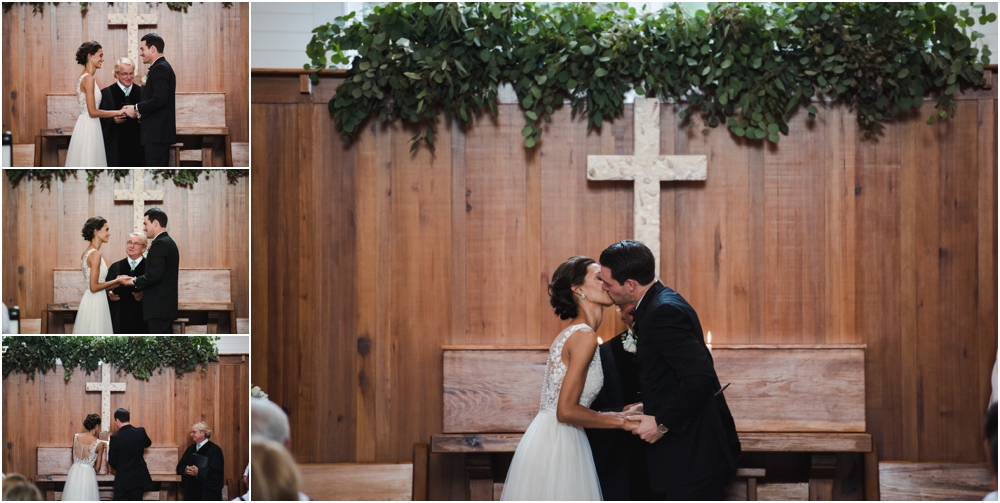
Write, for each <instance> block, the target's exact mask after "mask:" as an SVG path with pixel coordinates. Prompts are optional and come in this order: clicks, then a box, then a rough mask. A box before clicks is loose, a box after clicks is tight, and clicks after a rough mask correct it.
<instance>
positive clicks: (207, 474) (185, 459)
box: [177, 440, 225, 501]
mask: <svg viewBox="0 0 1000 503" xmlns="http://www.w3.org/2000/svg"><path fill="white" fill-rule="evenodd" d="M195 447H197V445H191V446H189V447H188V448H187V450H186V451H184V455H183V456H181V460H180V461H179V462H178V463H177V475H180V476H181V487H183V488H184V499H185V500H187V501H219V500H221V499H222V483H223V481H224V478H225V459H224V458H223V455H222V448H220V447H219V446H218V445H216V444H214V443H213V442H212V441H211V440H209V441H208V442H205V445H203V446H202V447H201V449H200V450H199V451H198V454H200V455H202V456H205V457H207V458H208V467H206V468H205V469H204V470H202V469H199V470H198V476H197V477H192V476H190V475H185V474H184V469H185V468H187V466H188V465H194V464H195V463H194V461H192V459H191V455H192V454H194V453H195V451H194V449H195Z"/></svg>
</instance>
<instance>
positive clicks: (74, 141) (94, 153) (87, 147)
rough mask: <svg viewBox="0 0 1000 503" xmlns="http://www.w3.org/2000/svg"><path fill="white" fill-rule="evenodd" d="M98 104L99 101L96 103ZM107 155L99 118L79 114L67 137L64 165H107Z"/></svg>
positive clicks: (83, 166) (81, 166)
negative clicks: (70, 133) (71, 133)
mask: <svg viewBox="0 0 1000 503" xmlns="http://www.w3.org/2000/svg"><path fill="white" fill-rule="evenodd" d="M98 104H100V103H98ZM107 165H108V156H107V155H106V154H105V152H104V132H103V130H102V129H101V119H98V118H96V117H90V116H89V115H87V114H80V116H79V117H77V119H76V126H75V127H73V135H72V136H70V138H69V149H68V150H66V167H76V168H91V167H97V166H102V167H107Z"/></svg>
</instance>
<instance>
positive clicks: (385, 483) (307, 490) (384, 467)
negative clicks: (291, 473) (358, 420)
mask: <svg viewBox="0 0 1000 503" xmlns="http://www.w3.org/2000/svg"><path fill="white" fill-rule="evenodd" d="M428 449H429V447H428V445H427V444H415V445H414V446H413V462H412V463H308V464H299V465H298V467H299V472H300V473H301V475H302V487H301V488H300V490H301V491H302V492H303V493H304V494H305V495H306V496H309V498H310V499H312V500H313V501H324V500H325V501H409V500H412V501H426V500H427V464H428V456H429V453H428Z"/></svg>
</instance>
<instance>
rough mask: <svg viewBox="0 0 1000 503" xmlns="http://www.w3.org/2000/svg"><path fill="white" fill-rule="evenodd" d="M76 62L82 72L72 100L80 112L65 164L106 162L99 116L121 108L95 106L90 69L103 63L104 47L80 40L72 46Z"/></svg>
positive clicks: (97, 92)
mask: <svg viewBox="0 0 1000 503" xmlns="http://www.w3.org/2000/svg"><path fill="white" fill-rule="evenodd" d="M76 62H77V63H79V64H81V65H83V67H84V69H83V74H82V75H80V78H79V79H78V80H77V81H76V101H77V105H78V106H79V111H80V116H79V117H77V119H76V126H74V127H73V136H71V137H70V139H69V150H67V151H66V166H74V167H87V168H89V167H95V166H107V165H108V158H107V156H106V155H105V153H104V133H103V132H102V130H101V119H110V118H113V117H118V116H123V115H124V112H123V111H121V110H118V111H113V110H99V109H98V107H100V106H101V90H100V88H99V87H97V81H96V80H95V79H94V73H95V72H96V71H97V70H98V69H100V68H101V65H103V64H104V49H101V44H98V43H97V42H94V41H90V42H84V43H83V45H81V46H80V48H79V49H77V50H76Z"/></svg>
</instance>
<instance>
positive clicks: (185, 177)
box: [3, 169, 250, 188]
mask: <svg viewBox="0 0 1000 503" xmlns="http://www.w3.org/2000/svg"><path fill="white" fill-rule="evenodd" d="M3 171H4V173H6V174H7V179H8V180H10V183H11V185H12V186H14V187H17V186H18V184H20V183H21V180H32V179H33V180H38V181H39V183H40V187H41V188H50V187H52V179H53V178H58V179H59V180H61V181H64V182H65V181H66V178H67V177H69V176H70V175H72V176H76V173H77V171H79V170H76V169H5V170H3ZM84 171H85V172H86V173H87V186H88V187H93V186H94V182H95V181H97V178H98V177H99V176H101V174H102V173H104V172H106V173H107V174H109V175H111V177H112V178H114V179H115V181H116V182H117V181H120V180H121V179H122V178H123V177H125V176H126V175H128V174H129V172H131V171H132V170H130V169H86V170H84ZM151 171H152V172H153V179H154V180H156V179H163V180H173V182H174V183H175V184H177V185H180V186H182V187H183V186H191V185H194V184H195V183H197V182H198V177H199V176H201V174H202V173H204V174H205V176H206V177H208V176H211V175H212V174H215V173H221V172H225V174H226V178H227V179H228V180H229V183H231V184H235V183H236V182H237V181H239V179H240V178H243V177H247V176H250V172H249V171H248V170H245V169H226V170H221V169H154V170H151Z"/></svg>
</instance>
